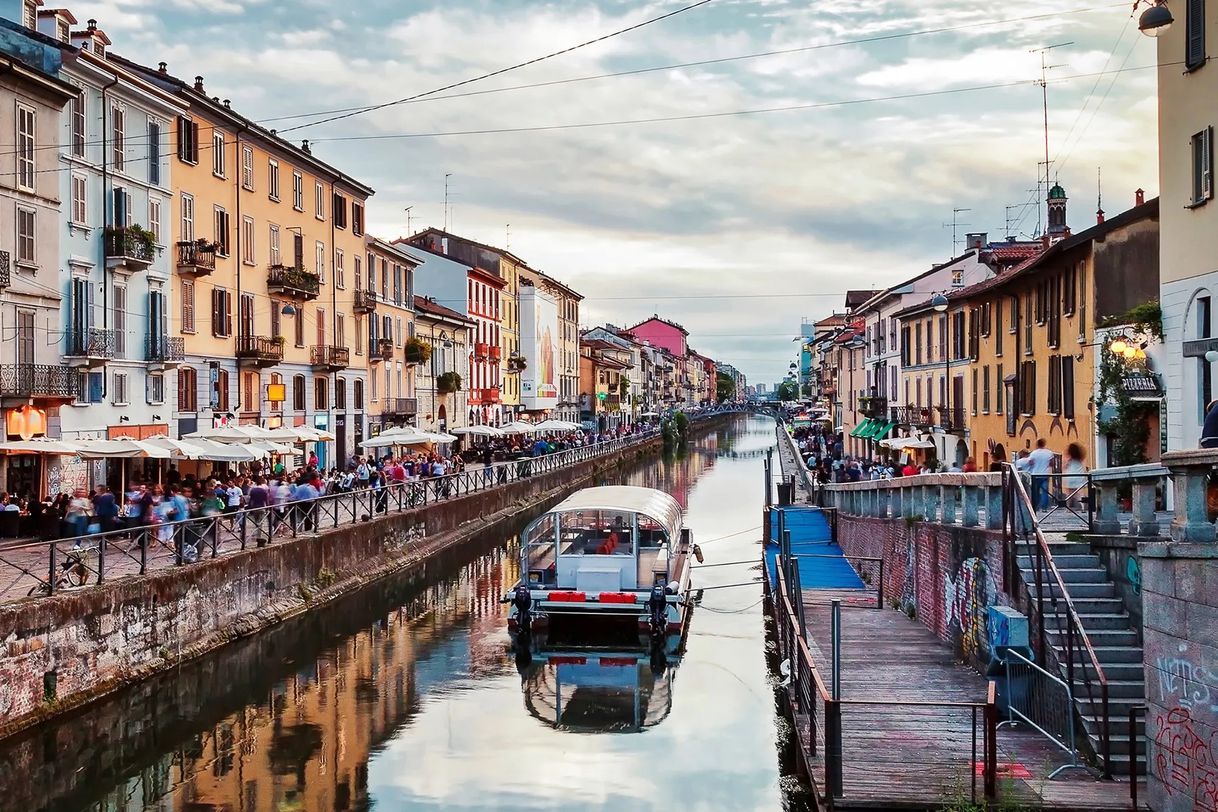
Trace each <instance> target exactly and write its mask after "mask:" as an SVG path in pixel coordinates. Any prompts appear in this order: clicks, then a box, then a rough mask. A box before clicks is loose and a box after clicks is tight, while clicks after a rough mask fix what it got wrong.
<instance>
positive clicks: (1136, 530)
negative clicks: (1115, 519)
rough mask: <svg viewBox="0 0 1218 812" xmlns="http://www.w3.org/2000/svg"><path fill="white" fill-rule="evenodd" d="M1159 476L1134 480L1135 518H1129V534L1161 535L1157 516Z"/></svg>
mask: <svg viewBox="0 0 1218 812" xmlns="http://www.w3.org/2000/svg"><path fill="white" fill-rule="evenodd" d="M1158 482H1159V479H1158V477H1153V478H1143V479H1135V480H1134V481H1133V518H1132V519H1130V520H1129V535H1131V536H1157V535H1159V520H1158V518H1157V517H1156V516H1155V486H1156V485H1157V484H1158Z"/></svg>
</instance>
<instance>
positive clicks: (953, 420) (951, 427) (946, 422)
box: [935, 406, 964, 431]
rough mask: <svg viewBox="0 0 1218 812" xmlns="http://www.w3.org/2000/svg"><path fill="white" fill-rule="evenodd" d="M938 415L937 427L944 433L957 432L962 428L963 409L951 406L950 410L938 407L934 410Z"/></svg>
mask: <svg viewBox="0 0 1218 812" xmlns="http://www.w3.org/2000/svg"><path fill="white" fill-rule="evenodd" d="M935 411H936V412H937V413H938V415H939V425H940V426H942V427H943V430H944V431H959V430H961V429H963V428H964V408H963V407H961V406H953V407H951V408H950V409H949V408H947V407H946V406H940V407H939V408H938V409H936V410H935Z"/></svg>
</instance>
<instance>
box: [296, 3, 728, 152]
mask: <svg viewBox="0 0 1218 812" xmlns="http://www.w3.org/2000/svg"><path fill="white" fill-rule="evenodd" d="M710 2H712V0H698V2H696V3H690V4H689V5H688V6H682V7H681V8H678V9H674V10H673V11H669V12H667V13H665V14H661V15H660V16H658V17H652V18H651V19H649V20H644V21H643V22H641V23H635V24H634V25H631V26H627V27H626V28H621V29H618V30H617V31H613V32H610V33H608V34H604V35H602V36H599V37H596V38H595V39H590V40H586V41H585V42H581V43H579V44H578V45H572V46H570V47H568V48H563V49H562V50H560V51H554V52H553V53H548V54H546V55H544V56H538V57H534V58H533V59H528V60H525V61H524V62H517V63H516V64H515V65H509V66H508V67H506V68H500V69H499V70H493V71H490V72H489V73H484V74H482V75H480V76H475V77H473V78H471V79H462V80H461V81H460V82H452V83H450V84H447V85H444V86H443V87H437V88H436V89H435V90H428V91H427V92H425V93H416V94H415V95H413V96H407V97H405V98H402V99H395V100H394V101H389V102H383V103H381V104H373V105H369V106H368V107H362V108H359V109H356V110H351V111H349V112H346V113H342V114H339V115H336V116H330V117H328V118H323V119H319V120H317V121H310V122H306V123H304V124H297V125H296V126H294V127H288V128H286V129H283V130H280V132H281V133H286V132H292V131H294V130H303V129H304V128H306V127H316V126H317V125H319V124H328V123H330V122H332V121H339V120H341V119H345V118H351V117H352V116H358V115H362V114H364V113H371V112H373V111H375V110H383V109H384V108H386V107H392V106H394V105H397V104H405V103H406V102H410V101H414V100H415V99H421V98H423V97H424V96H434V95H435V94H437V93H443V92H444V91H446V90H453V89H454V88H458V87H463V86H464V85H469V84H473V83H474V82H481V81H482V80H483V79H490V78H491V77H492V76H501V75H503V74H505V73H508V72H510V71H514V70H519V69H520V68H525V67H528V66H529V65H536V64H537V63H538V62H544V61H546V60H547V59H553V58H554V57H557V56H562V55H564V54H569V53H571V52H572V51H578V50H579V49H580V48H587V47H588V46H590V45H596V44H597V43H600V42H604V41H605V40H608V39H613V38H614V37H620V36H621V35H622V34H628V33H630V32H631V31H637V30H639V29H640V28H644V27H646V26H648V25H652V24H653V23H658V22H660V21H662V20H667V19H669V18H670V17H675V16H677V15H678V14H683V13H684V12H686V11H692V10H693V9H696V8H698V7H700V6H705V5H706V4H707V3H710Z"/></svg>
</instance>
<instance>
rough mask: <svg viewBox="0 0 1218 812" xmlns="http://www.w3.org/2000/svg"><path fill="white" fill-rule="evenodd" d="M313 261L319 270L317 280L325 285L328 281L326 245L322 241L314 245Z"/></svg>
mask: <svg viewBox="0 0 1218 812" xmlns="http://www.w3.org/2000/svg"><path fill="white" fill-rule="evenodd" d="M313 259H314V260H315V263H314V264H315V267H316V269H317V270H316V273H317V278H318V279H319V280H321V281H322V282H323V283H324V282H325V281H326V244H325V243H324V242H322V241H321V240H318V241H317V242H316V243H315V244H314V245H313Z"/></svg>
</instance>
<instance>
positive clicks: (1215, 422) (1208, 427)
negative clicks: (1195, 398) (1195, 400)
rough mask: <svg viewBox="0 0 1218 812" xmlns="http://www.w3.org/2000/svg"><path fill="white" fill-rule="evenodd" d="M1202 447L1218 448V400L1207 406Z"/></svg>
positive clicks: (1202, 432) (1202, 428)
mask: <svg viewBox="0 0 1218 812" xmlns="http://www.w3.org/2000/svg"><path fill="white" fill-rule="evenodd" d="M1201 447H1202V448H1218V400H1211V401H1210V402H1209V403H1207V404H1206V406H1205V422H1204V423H1203V424H1202V426H1201Z"/></svg>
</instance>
